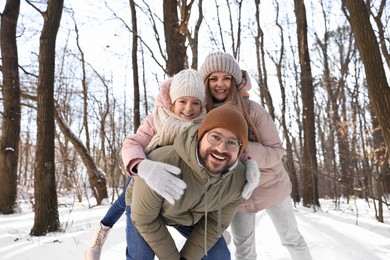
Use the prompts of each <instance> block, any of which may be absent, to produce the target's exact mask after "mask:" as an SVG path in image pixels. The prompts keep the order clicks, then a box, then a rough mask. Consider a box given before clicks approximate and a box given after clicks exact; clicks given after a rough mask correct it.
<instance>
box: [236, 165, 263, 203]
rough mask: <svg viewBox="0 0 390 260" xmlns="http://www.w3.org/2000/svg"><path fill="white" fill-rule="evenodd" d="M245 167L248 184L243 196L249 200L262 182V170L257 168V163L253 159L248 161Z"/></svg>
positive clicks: (242, 193)
mask: <svg viewBox="0 0 390 260" xmlns="http://www.w3.org/2000/svg"><path fill="white" fill-rule="evenodd" d="M245 166H246V172H245V174H246V183H245V186H244V188H243V190H242V192H241V196H242V197H243V198H244V199H246V200H247V199H249V198H250V196H251V195H252V192H253V191H254V190H255V189H256V187H257V185H258V184H259V182H260V170H259V167H258V166H257V163H256V161H255V160H253V159H250V160H248V161H246V163H245Z"/></svg>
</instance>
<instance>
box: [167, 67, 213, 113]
mask: <svg viewBox="0 0 390 260" xmlns="http://www.w3.org/2000/svg"><path fill="white" fill-rule="evenodd" d="M169 96H170V98H171V102H172V104H173V103H174V102H175V101H176V99H178V98H180V97H196V98H199V99H200V101H201V102H202V106H205V105H206V93H205V86H204V83H203V80H202V77H201V76H200V74H199V72H197V71H196V70H193V69H187V70H182V71H180V72H179V73H177V74H176V75H175V76H173V79H172V82H171V87H170V90H169Z"/></svg>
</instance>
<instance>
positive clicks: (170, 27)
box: [163, 0, 194, 76]
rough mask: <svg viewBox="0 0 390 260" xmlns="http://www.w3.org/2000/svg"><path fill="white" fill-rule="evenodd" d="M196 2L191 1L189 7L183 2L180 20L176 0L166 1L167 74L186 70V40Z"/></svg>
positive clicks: (164, 5)
mask: <svg viewBox="0 0 390 260" xmlns="http://www.w3.org/2000/svg"><path fill="white" fill-rule="evenodd" d="M193 3H194V0H191V1H190V2H189V3H188V5H187V1H183V5H182V8H181V10H180V11H181V17H180V20H179V17H178V13H177V4H178V1H176V0H164V1H163V9H164V34H165V42H166V50H167V54H168V57H167V58H168V59H167V74H168V76H173V75H174V74H176V73H178V72H179V71H181V70H183V69H184V64H185V61H186V57H187V54H186V51H187V47H186V44H185V43H186V39H187V28H188V21H189V19H190V14H191V7H192V4H193Z"/></svg>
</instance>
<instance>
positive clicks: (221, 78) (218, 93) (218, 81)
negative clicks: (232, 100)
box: [208, 72, 232, 101]
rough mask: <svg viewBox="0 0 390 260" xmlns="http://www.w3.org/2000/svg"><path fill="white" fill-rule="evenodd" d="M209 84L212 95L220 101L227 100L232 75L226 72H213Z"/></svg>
mask: <svg viewBox="0 0 390 260" xmlns="http://www.w3.org/2000/svg"><path fill="white" fill-rule="evenodd" d="M208 84H209V85H208V87H209V91H210V94H211V96H212V97H213V98H214V99H216V100H218V101H225V99H226V98H227V96H228V95H229V90H230V87H231V85H232V75H230V74H228V73H226V72H214V73H211V74H210V76H209V83H208Z"/></svg>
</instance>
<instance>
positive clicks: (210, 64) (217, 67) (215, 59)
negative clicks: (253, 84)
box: [199, 51, 242, 86]
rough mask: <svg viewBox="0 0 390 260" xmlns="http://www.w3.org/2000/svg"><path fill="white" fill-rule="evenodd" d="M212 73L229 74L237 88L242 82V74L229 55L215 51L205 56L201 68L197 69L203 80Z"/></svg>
mask: <svg viewBox="0 0 390 260" xmlns="http://www.w3.org/2000/svg"><path fill="white" fill-rule="evenodd" d="M214 72H225V73H229V74H231V75H232V76H233V78H234V79H235V80H236V84H237V86H238V85H239V84H240V83H241V81H242V72H241V69H240V65H238V63H237V61H236V60H235V59H234V58H233V56H232V55H230V54H229V53H225V52H221V51H217V52H213V53H210V54H209V55H207V57H206V59H205V61H204V62H203V64H202V66H200V68H199V73H200V75H202V77H203V80H206V78H207V77H208V76H209V75H210V74H211V73H214Z"/></svg>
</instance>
